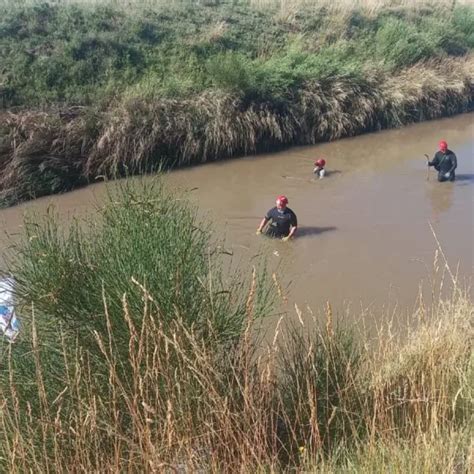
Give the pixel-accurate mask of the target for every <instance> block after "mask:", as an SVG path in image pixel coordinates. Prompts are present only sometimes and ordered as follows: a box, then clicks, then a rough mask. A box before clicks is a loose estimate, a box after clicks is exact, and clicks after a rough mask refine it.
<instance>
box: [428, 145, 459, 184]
mask: <svg viewBox="0 0 474 474" xmlns="http://www.w3.org/2000/svg"><path fill="white" fill-rule="evenodd" d="M438 146H439V151H437V152H436V154H435V156H434V157H433V159H432V160H431V161H428V166H434V168H435V170H436V171H437V172H438V181H439V182H443V181H454V180H455V179H456V174H455V172H454V170H455V169H456V168H457V166H458V160H457V158H456V155H455V154H454V153H453V152H452V151H451V150H450V149H449V148H448V144H447V143H446V142H445V141H444V140H441V141H440V142H439V144H438Z"/></svg>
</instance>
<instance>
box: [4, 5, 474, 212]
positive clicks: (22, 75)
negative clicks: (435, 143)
mask: <svg viewBox="0 0 474 474" xmlns="http://www.w3.org/2000/svg"><path fill="white" fill-rule="evenodd" d="M212 3H213V4H212V5H209V4H208V3H206V2H204V4H195V3H194V2H179V3H175V4H172V5H170V6H165V5H162V4H161V3H160V2H158V3H153V2H146V3H144V4H142V3H132V4H130V5H128V4H127V5H125V4H121V3H112V2H110V3H107V2H105V3H101V2H98V3H92V4H90V3H74V2H71V3H69V2H59V3H54V4H53V3H48V2H45V3H35V2H33V3H29V2H25V4H20V5H17V4H16V3H14V2H5V3H4V4H2V6H0V56H1V57H2V66H1V68H0V106H1V107H3V113H2V111H1V109H0V169H1V171H0V202H2V203H3V204H11V203H14V202H18V201H21V200H24V199H29V198H32V197H35V196H39V195H43V194H48V193H52V192H61V191H65V190H68V189H72V188H74V187H76V186H80V185H82V184H85V183H87V182H91V181H94V180H95V179H96V177H97V176H99V175H106V176H108V177H115V176H116V175H117V174H119V175H123V174H125V173H129V174H130V173H142V172H147V171H150V170H155V169H159V168H160V167H163V166H174V165H186V164H190V163H199V162H203V161H207V160H215V159H220V158H225V157H229V156H233V155H239V154H245V153H251V152H258V151H260V150H268V149H271V148H272V147H277V146H282V145H289V144H295V143H296V144H311V143H315V142H318V141H324V140H333V139H336V138H340V137H343V136H348V135H354V134H358V133H363V132H366V131H369V130H378V129H381V128H390V127H397V126H400V125H402V124H406V123H410V122H414V121H420V120H426V119H430V118H435V117H440V116H444V115H451V114H454V113H459V112H463V111H467V110H471V109H472V104H473V102H474V101H473V88H472V83H473V81H472V57H471V56H470V52H471V50H472V48H473V47H474V36H473V35H474V9H473V8H472V7H471V6H468V5H458V4H457V3H456V2H454V3H453V2H446V3H440V4H438V5H435V6H433V5H432V4H430V3H429V2H418V3H416V4H415V5H412V6H410V5H406V6H400V7H398V8H390V7H389V6H386V7H385V8H376V9H373V8H362V7H358V8H357V7H351V8H342V9H341V8H339V9H338V8H336V7H330V6H328V4H327V2H322V1H321V2H320V3H318V2H316V3H314V2H303V1H302V2H296V4H295V5H294V6H293V7H292V8H291V9H290V8H289V9H288V10H283V9H282V8H281V7H280V8H277V7H276V5H274V6H271V5H269V6H267V5H266V6H265V8H259V6H258V5H252V2H250V4H249V2H245V1H230V0H229V1H228V2H212ZM336 4H337V2H336ZM368 4H369V6H370V2H368ZM6 111H9V113H6Z"/></svg>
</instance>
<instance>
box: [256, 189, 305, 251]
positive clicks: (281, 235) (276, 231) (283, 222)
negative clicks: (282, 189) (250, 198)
mask: <svg viewBox="0 0 474 474" xmlns="http://www.w3.org/2000/svg"><path fill="white" fill-rule="evenodd" d="M267 223H270V225H269V226H268V228H267V230H266V231H265V235H268V236H269V237H275V238H277V239H282V240H284V241H285V242H286V241H288V240H290V239H291V238H292V237H293V236H294V235H295V232H296V229H297V227H298V220H297V218H296V214H295V213H294V212H293V211H292V210H291V209H290V208H289V207H288V198H287V197H286V196H283V195H280V196H278V197H277V199H276V206H275V207H273V208H272V209H270V210H269V211H268V212H267V214H266V215H265V217H264V218H263V219H262V222H260V226H259V227H258V229H257V235H259V234H261V233H262V230H263V228H264V227H265V226H266V225H267Z"/></svg>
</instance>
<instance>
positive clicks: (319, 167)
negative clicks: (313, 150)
mask: <svg viewBox="0 0 474 474" xmlns="http://www.w3.org/2000/svg"><path fill="white" fill-rule="evenodd" d="M325 166H326V160H325V159H324V158H319V160H317V161H315V162H314V169H313V173H314V174H317V175H318V176H319V179H321V178H324V175H325V174H326V170H325V169H324V167H325Z"/></svg>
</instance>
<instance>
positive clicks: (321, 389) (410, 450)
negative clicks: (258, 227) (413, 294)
mask: <svg viewBox="0 0 474 474" xmlns="http://www.w3.org/2000/svg"><path fill="white" fill-rule="evenodd" d="M156 186H157V187H156V188H155V189H151V188H142V189H141V190H139V191H137V190H136V189H132V188H129V187H126V188H124V189H122V190H120V191H119V192H118V193H113V194H112V195H111V199H110V201H109V202H108V204H107V205H106V207H105V208H104V209H102V211H100V214H99V215H100V219H99V221H98V223H97V224H96V225H95V226H93V227H90V226H89V227H88V225H85V228H84V224H83V227H82V229H79V228H78V227H76V226H73V227H72V228H71V229H70V231H69V232H66V233H63V232H60V231H59V230H58V228H57V227H56V226H55V221H54V219H53V218H52V217H50V218H48V220H47V221H46V222H36V223H35V224H34V225H33V224H32V223H31V222H29V223H28V222H27V225H26V228H27V230H28V229H29V231H28V233H27V236H26V238H25V240H24V242H23V243H21V244H19V246H17V247H16V248H14V249H12V250H13V251H14V252H17V253H16V255H17V256H16V257H13V256H12V257H11V260H10V267H9V268H10V271H11V272H12V273H13V274H14V276H15V278H16V279H17V282H18V286H17V295H16V296H17V298H18V299H19V302H21V303H23V311H22V314H23V320H24V330H23V333H22V336H21V339H20V340H18V341H17V343H15V345H11V346H7V345H2V346H0V351H1V361H2V364H1V365H0V377H1V380H2V383H1V384H0V406H1V407H2V410H1V411H0V435H1V439H2V443H0V466H1V469H2V470H5V471H8V472H20V471H21V472H24V471H29V470H33V471H39V472H42V471H44V470H47V469H48V468H49V467H50V466H51V465H54V466H56V469H58V470H60V471H70V470H81V471H87V472H96V471H101V472H102V471H122V470H130V471H140V472H156V471H163V472H176V471H185V470H189V471H206V472H208V471H210V472H236V471H251V470H271V471H280V470H285V469H291V468H295V467H297V468H299V469H306V470H321V471H323V472H325V471H326V472H338V471H340V470H341V469H343V470H356V469H357V468H360V469H363V470H367V471H370V472H374V470H375V471H379V472H380V471H386V470H401V469H403V468H405V467H412V468H419V467H421V466H422V467H423V468H424V469H425V470H428V471H433V470H443V471H444V470H446V469H449V468H450V467H453V466H455V468H456V469H459V470H460V472H465V471H466V472H467V469H468V466H469V462H471V461H472V460H470V458H469V431H468V430H469V426H470V425H469V424H470V423H471V422H472V412H471V404H472V400H473V395H474V394H473V389H472V383H471V382H472V376H473V369H474V366H473V359H472V354H473V347H474V346H473V343H474V333H473V330H472V322H473V317H474V310H473V306H472V301H471V300H469V299H468V297H467V296H466V295H465V294H464V293H463V292H462V291H461V290H460V289H459V288H458V287H457V285H456V284H455V282H454V287H455V288H454V291H453V296H452V298H450V299H449V300H446V301H440V302H439V304H438V305H434V306H433V307H432V308H430V311H428V310H427V308H426V307H425V306H423V305H420V308H419V310H418V311H417V313H416V314H415V315H414V318H413V321H411V322H410V324H411V325H412V326H411V327H410V330H409V331H408V332H409V336H408V337H407V338H405V337H403V336H399V337H396V336H395V335H393V334H392V333H391V332H390V325H387V326H385V325H381V326H380V328H379V329H378V331H377V334H376V337H375V338H374V337H373V335H372V336H369V335H368V334H365V333H363V332H362V331H359V330H357V329H356V328H355V327H352V328H351V327H348V326H344V327H343V326H342V325H341V322H340V321H338V318H337V315H336V314H333V311H332V309H331V306H330V305H329V304H328V305H327V306H326V308H325V309H323V310H322V312H321V314H318V315H313V317H312V318H311V317H310V316H308V317H306V315H302V314H301V312H300V311H299V310H298V309H296V312H297V314H296V316H297V317H295V318H291V316H290V315H287V316H285V317H281V319H280V320H279V322H278V323H277V324H276V327H275V330H274V332H273V333H272V334H265V332H264V331H263V329H262V318H263V317H265V316H268V315H270V314H273V310H272V305H271V304H270V302H271V301H269V300H273V301H274V294H273V292H272V291H271V289H270V285H269V284H268V283H265V281H266V278H265V275H264V273H262V272H261V271H259V270H254V271H253V274H252V276H251V277H250V278H249V279H248V281H247V283H246V284H242V283H240V282H241V281H242V277H241V276H240V277H238V278H237V281H234V279H232V278H231V277H230V276H228V275H226V276H224V275H222V274H221V273H219V265H218V260H217V262H216V261H215V260H214V259H215V258H216V257H217V256H218V252H219V247H215V245H214V244H212V243H211V242H210V241H209V239H208V236H207V234H206V227H205V226H203V224H202V223H199V222H198V221H196V220H195V217H194V214H193V212H192V209H191V208H189V207H188V205H186V204H185V202H184V201H182V197H178V196H174V195H169V194H167V193H166V192H165V191H163V189H162V188H161V187H160V186H159V185H156ZM92 236H94V237H95V238H94V239H92ZM275 281H277V279H276V277H275ZM276 293H277V292H275V294H276ZM289 317H290V318H291V320H292V321H296V322H293V323H291V322H286V319H288V318H289ZM407 329H408V328H407ZM401 332H403V331H401ZM436 449H441V450H442V451H441V452H442V453H443V454H445V457H444V458H441V457H439V456H437V457H428V456H427V453H429V452H431V453H432V452H434V450H436Z"/></svg>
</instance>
